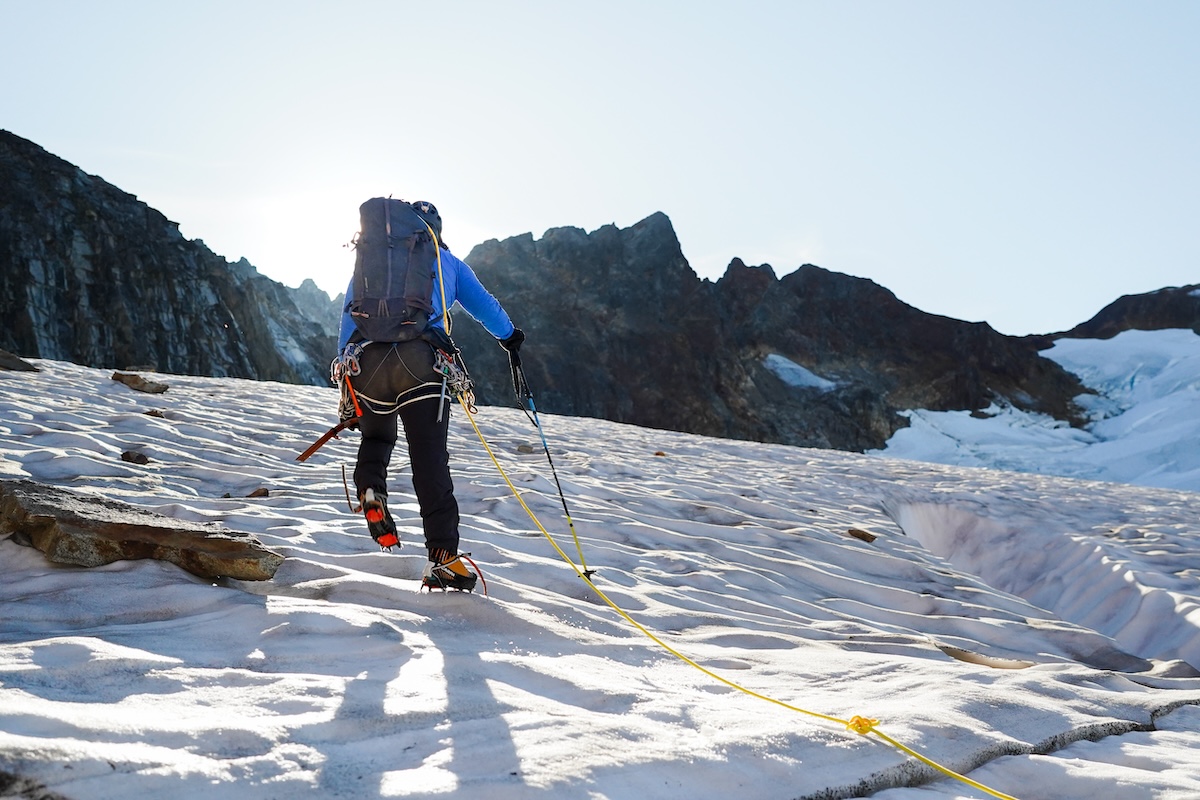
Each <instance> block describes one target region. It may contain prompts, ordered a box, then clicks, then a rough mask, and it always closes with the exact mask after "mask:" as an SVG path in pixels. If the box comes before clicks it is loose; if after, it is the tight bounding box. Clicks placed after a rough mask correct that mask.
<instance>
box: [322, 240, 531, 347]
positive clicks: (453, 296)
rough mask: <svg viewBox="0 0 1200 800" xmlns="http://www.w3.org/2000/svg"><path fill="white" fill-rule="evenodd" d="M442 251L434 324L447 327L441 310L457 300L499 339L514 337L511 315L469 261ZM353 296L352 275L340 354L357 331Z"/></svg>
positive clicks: (348, 288)
mask: <svg viewBox="0 0 1200 800" xmlns="http://www.w3.org/2000/svg"><path fill="white" fill-rule="evenodd" d="M441 254H442V279H441V280H438V276H437V275H436V274H435V275H434V276H433V315H432V316H431V320H432V323H431V324H432V326H433V327H435V328H442V329H443V330H444V329H445V318H444V316H443V314H442V309H443V308H446V309H449V308H452V307H453V306H454V303H455V301H458V304H459V305H460V306H462V308H463V310H465V311H466V312H467V313H468V314H470V315H471V316H472V317H474V318H475V319H476V321H478V322H479V324H480V325H482V326H483V327H484V328H485V329H486V330H487V332H488V333H490V334H491V335H492V336H495V337H496V338H497V339H507V338H508V337H509V336H512V334H513V331H514V330H516V328H515V327H514V326H513V323H512V320H511V319H509V318H508V313H507V312H506V311H505V310H504V308H503V307H502V306H501V305H500V301H499V300H497V299H496V298H495V297H492V295H491V293H490V292H488V290H487V289H485V288H483V284H482V283H480V282H479V278H477V277H476V276H475V271H474V270H473V269H471V267H470V266H469V265H468V264H467V262H465V261H462V260H460V259H458V258H456V257H455V256H454V254H452V253H451V252H450V251H449V250H446V249H445V248H443V249H442V251H441ZM442 283H445V285H446V304H445V305H444V306H443V305H442ZM353 299H354V279H353V278H351V279H350V285H349V286H348V287H346V303H345V305H344V306H342V330H341V334H340V335H339V336H338V352H339V353H341V352H342V350H343V349H344V348H345V347H346V342H348V341H350V335H351V334H353V333H354V320H353V318H351V316H350V302H351V301H352V300H353Z"/></svg>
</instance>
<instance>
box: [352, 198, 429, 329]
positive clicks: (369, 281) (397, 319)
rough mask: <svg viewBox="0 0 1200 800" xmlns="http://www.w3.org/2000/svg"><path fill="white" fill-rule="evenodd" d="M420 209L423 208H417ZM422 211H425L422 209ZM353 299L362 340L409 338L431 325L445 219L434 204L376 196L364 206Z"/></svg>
mask: <svg viewBox="0 0 1200 800" xmlns="http://www.w3.org/2000/svg"><path fill="white" fill-rule="evenodd" d="M418 209H420V211H418ZM422 212H423V213H422ZM358 214H359V221H360V223H361V227H360V228H359V232H358V236H357V237H355V240H354V299H353V300H352V301H351V302H350V304H349V306H348V310H349V312H350V318H351V319H352V320H354V325H355V327H356V328H358V332H359V334H361V335H362V338H364V339H366V340H368V341H372V342H407V341H410V340H412V339H416V338H418V337H420V336H421V335H422V334H424V333H425V332H426V330H427V329H428V328H429V323H430V321H431V318H432V319H434V320H436V319H437V316H436V315H435V314H434V309H433V279H434V274H435V273H436V272H437V270H438V264H439V257H438V236H440V235H441V218H440V217H438V214H437V209H436V208H434V207H433V205H432V204H430V203H414V204H410V203H406V202H405V201H403V200H394V199H392V198H390V197H373V198H371V199H370V200H368V201H367V202H365V203H363V204H362V205H361V206H359V209H358Z"/></svg>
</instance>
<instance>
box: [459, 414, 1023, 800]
mask: <svg viewBox="0 0 1200 800" xmlns="http://www.w3.org/2000/svg"><path fill="white" fill-rule="evenodd" d="M459 403H460V404H462V406H463V410H464V411H466V412H467V419H468V420H470V421H471V427H472V428H474V429H475V434H476V435H477V436H478V437H479V441H480V443H481V444H482V445H483V449H484V450H486V451H487V454H488V456H489V457H491V459H492V464H494V465H495V467H496V470H497V471H498V472H499V473H500V477H501V478H503V479H504V482H505V483H506V484H508V488H509V490H510V491H512V493H513V497H515V498H516V499H517V502H518V503H520V504H521V508H523V509H525V513H526V514H528V515H529V518H530V519H531V520H533V524H534V525H535V526H537V529H538V530H539V531H541V532H542V535H543V536H545V537H546V540H547V541H548V542H550V545H551V546H552V547H553V548H554V549H555V551H556V552H557V553H558V555H559V557H560V558H562V560H563V561H565V562H567V564H568V565H570V567H571V569H573V570H575V574H576V575H578V576H579V577H580V578H582V579H583V580H584V581H585V582H586V583H587V585H588V586H589V587H591V589H592V591H594V592H595V593H596V596H597V597H599V598H600V599H601V600H602V601H604V603H605V604H606V605H607V606H608V607H609V608H611V609H612V610H613V611H615V612H616V613H617V614H618V615H620V617H621V618H622V619H624V620H625V621H626V622H628V623H629V624H630V625H632V626H633V627H634V628H636V629H637V630H638V631H640V632H641V633H642V634H643V635H644V636H645V637H646V638H648V639H649V640H650V641H652V642H654V643H655V644H657V645H658V646H659V647H661V648H662V649H663V650H666V651H667V652H668V653H670V654H671V655H673V656H675V658H677V659H679V660H680V661H682V662H683V663H685V664H687V665H688V666H690V667H693V668H695V669H697V670H699V671H700V672H702V673H704V674H705V675H707V676H708V677H710V678H712V679H713V680H715V681H717V682H719V683H723V684H725V685H726V686H728V687H730V688H731V689H735V690H737V691H739V692H741V693H742V694H746V695H749V696H750V697H757V698H758V699H759V700H765V701H766V702H768V703H773V704H774V705H777V706H779V707H781V708H786V709H788V710H789V711H795V712H797V713H799V714H805V715H807V716H810V717H815V718H817V719H822V720H825V721H826V722H832V723H836V724H839V725H845V726H846V728H847V729H849V730H851V731H854V732H855V733H858V734H861V735H863V736H866V735H868V734H874V735H875V736H877V737H879V739H880V740H881V741H884V742H886V743H888V744H890V745H891V746H892V747H894V748H896V749H897V750H899V751H900V752H902V753H905V754H907V755H909V756H912V757H913V758H915V759H917V760H918V761H920V762H921V763H923V764H925V765H926V766H929V767H932V768H933V769H934V770H936V771H938V772H940V773H942V774H943V775H945V776H946V777H949V778H954V779H955V780H958V781H962V782H963V783H965V784H967V785H968V786H971V787H973V788H975V789H978V790H979V791H981V792H983V793H985V794H988V795H990V796H992V797H995V798H997V800H1017V798H1015V797H1013V796H1012V795H1007V794H1004V793H1003V792H998V791H996V790H995V789H990V788H988V787H987V786H984V785H983V784H982V783H978V782H976V781H973V780H971V779H970V778H968V777H967V776H965V775H960V774H959V773H957V772H955V771H954V770H952V769H950V768H949V767H944V766H942V765H941V764H939V763H937V762H936V761H933V760H932V759H929V758H926V757H925V756H923V755H921V754H920V753H918V752H917V751H915V750H913V749H911V748H909V747H905V746H904V745H903V744H901V743H900V742H898V741H896V740H895V739H893V738H891V737H890V736H886V735H884V734H883V733H882V732H881V731H879V730H878V729H877V728H876V727H875V725H876V724H877V723H878V722H879V720H877V719H870V718H868V717H860V716H854V717H851V718H850V719H848V720H846V719H840V718H838V717H833V716H829V715H827V714H820V713H818V712H816V711H809V710H807V709H804V708H800V707H799V706H794V705H791V704H790V703H785V702H784V701H782V700H777V699H775V698H774V697H770V696H768V695H765V694H760V693H759V692H756V691H754V690H753V689H748V688H746V687H745V686H742V685H741V684H739V683H735V682H734V681H731V680H729V679H728V678H725V677H723V676H721V675H718V674H717V673H715V672H713V671H712V670H710V669H708V668H707V667H704V666H702V665H700V664H698V663H696V662H695V661H693V660H692V659H690V658H688V657H687V656H686V655H684V654H683V653H681V652H679V651H678V650H676V649H675V648H674V647H672V646H671V645H669V644H667V643H666V642H664V641H663V640H662V639H660V638H659V637H658V636H656V635H655V634H654V633H653V632H652V631H651V630H650V629H649V628H647V627H646V626H644V625H642V624H641V623H640V622H638V621H637V620H635V619H634V618H633V617H632V616H630V615H629V613H628V612H626V611H625V610H624V609H623V608H621V607H620V606H618V605H617V604H616V603H615V602H613V601H612V600H611V599H610V598H609V596H608V595H606V594H605V593H604V592H602V591H601V590H600V589H598V588H596V584H594V583H592V578H591V571H590V570H589V571H587V572H585V571H584V570H581V569H580V568H579V567H578V566H576V564H575V562H574V561H572V560H571V557H570V556H569V555H567V554H566V553H565V552H564V551H563V549H562V548H561V547H559V546H558V542H556V541H554V537H553V536H552V535H551V534H550V532H549V531H548V530H546V527H545V526H544V525H542V523H541V520H539V519H538V518H537V515H536V514H534V513H533V511H532V510H531V509H530V508H529V506H528V505H527V504H526V503H525V498H523V497H521V493H520V492H519V491H517V487H516V486H515V485H514V484H513V482H512V480H511V479H510V478H509V477H508V473H507V472H505V471H504V467H502V466H501V465H500V460H499V459H498V458H496V454H495V452H493V451H492V448H491V445H489V444H488V442H487V439H486V438H484V435H483V431H481V430H479V425H477V424H476V422H475V418H474V416H472V414H471V412H470V410H469V409H467V407H466V404H465V403H463V401H462V398H461V397H460V398H459ZM576 543H578V539H576ZM581 555H582V553H581Z"/></svg>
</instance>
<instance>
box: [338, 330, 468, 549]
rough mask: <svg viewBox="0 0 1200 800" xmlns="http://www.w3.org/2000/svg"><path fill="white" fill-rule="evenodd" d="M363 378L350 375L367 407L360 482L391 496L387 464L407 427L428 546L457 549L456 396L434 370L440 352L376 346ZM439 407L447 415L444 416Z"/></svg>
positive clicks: (357, 470) (417, 345)
mask: <svg viewBox="0 0 1200 800" xmlns="http://www.w3.org/2000/svg"><path fill="white" fill-rule="evenodd" d="M359 364H360V366H361V367H362V372H361V374H360V375H358V376H356V377H354V378H351V379H350V381H351V385H352V386H353V387H354V390H355V392H357V393H358V398H359V405H360V408H361V409H362V414H363V416H362V420H361V421H360V423H359V429H360V431H361V432H362V441H361V442H360V443H359V446H358V463H357V464H356V465H355V467H354V485H355V486H356V487H357V488H358V493H359V495H360V496H361V495H362V493H363V492H364V491H365V490H367V489H374V490H375V493H376V494H383V495H386V494H387V493H388V492H387V475H388V465H389V464H390V463H391V459H392V451H393V450H394V449H395V447H396V440H397V438H398V434H399V430H398V425H397V422H399V423H400V424H403V426H404V438H405V440H406V443H407V444H408V459H409V462H410V463H411V464H412V484H413V491H414V492H415V493H416V495H417V504H418V505H419V506H420V508H421V525H422V527H423V528H424V530H425V546H426V547H428V548H431V549H433V548H444V549H446V550H449V551H450V552H452V553H457V552H458V521H459V517H458V500H456V499H455V497H454V483H453V481H452V480H451V478H450V452H449V450H448V449H447V447H446V438H447V436H448V434H449V430H450V400H449V396H448V395H447V398H446V399H445V400H443V399H442V382H441V376H439V375H438V374H437V373H435V372H434V371H433V349H432V348H431V347H430V346H429V345H428V344H427V343H426V342H423V341H420V340H417V341H412V342H402V343H400V344H370V345H367V346H366V348H365V349H364V350H363V353H362V356H361V358H360V359H359ZM439 410H440V411H441V420H439V419H438V414H439Z"/></svg>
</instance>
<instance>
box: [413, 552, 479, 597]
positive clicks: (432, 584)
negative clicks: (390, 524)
mask: <svg viewBox="0 0 1200 800" xmlns="http://www.w3.org/2000/svg"><path fill="white" fill-rule="evenodd" d="M476 578H477V576H476V575H475V574H474V573H473V572H471V571H470V570H469V569H467V568H466V566H465V565H464V564H463V561H462V556H456V555H453V554H452V553H451V552H450V551H449V550H446V549H443V548H440V547H435V548H433V549H431V550H430V551H429V563H428V564H426V565H425V572H424V573H422V575H421V586H423V587H425V588H426V589H442V590H443V591H444V590H446V589H457V590H459V591H460V592H469V591H471V590H472V589H474V588H475V581H476Z"/></svg>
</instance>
